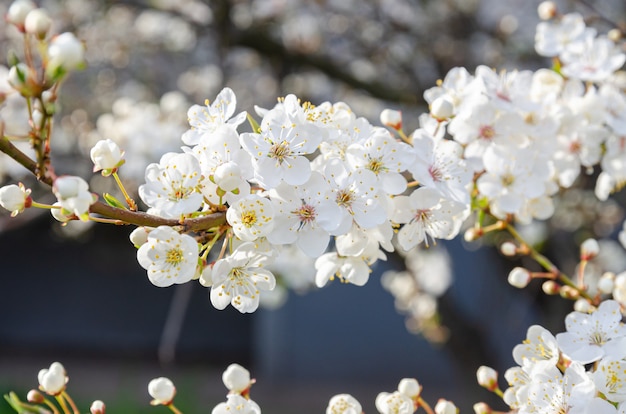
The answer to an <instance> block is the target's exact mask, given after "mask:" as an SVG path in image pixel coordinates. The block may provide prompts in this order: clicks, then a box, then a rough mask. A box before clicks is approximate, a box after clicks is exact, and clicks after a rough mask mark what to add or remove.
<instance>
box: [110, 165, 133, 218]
mask: <svg viewBox="0 0 626 414" xmlns="http://www.w3.org/2000/svg"><path fill="white" fill-rule="evenodd" d="M113 178H115V182H116V183H117V186H118V187H119V188H120V191H121V192H122V194H124V198H125V199H126V204H128V208H130V210H131V211H137V203H136V202H135V200H133V199H132V198H130V196H129V195H128V192H127V191H126V188H124V184H122V180H120V177H119V175H117V172H113Z"/></svg>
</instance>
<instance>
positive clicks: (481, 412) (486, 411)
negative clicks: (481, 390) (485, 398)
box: [474, 402, 493, 414]
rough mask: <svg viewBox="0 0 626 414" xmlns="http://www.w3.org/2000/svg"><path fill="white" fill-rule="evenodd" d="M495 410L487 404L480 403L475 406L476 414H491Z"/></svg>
mask: <svg viewBox="0 0 626 414" xmlns="http://www.w3.org/2000/svg"><path fill="white" fill-rule="evenodd" d="M492 412H493V410H492V409H491V407H489V406H488V405H487V403H484V402H479V403H476V404H474V413H475V414H491V413H492Z"/></svg>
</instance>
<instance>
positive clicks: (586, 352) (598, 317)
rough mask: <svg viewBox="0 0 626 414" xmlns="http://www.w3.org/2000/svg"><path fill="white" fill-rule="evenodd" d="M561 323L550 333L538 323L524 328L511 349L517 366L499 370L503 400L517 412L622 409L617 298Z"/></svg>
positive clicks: (624, 336)
mask: <svg viewBox="0 0 626 414" xmlns="http://www.w3.org/2000/svg"><path fill="white" fill-rule="evenodd" d="M565 325H566V329H567V331H566V332H563V333H560V334H557V335H556V337H555V336H553V335H552V334H551V333H550V332H549V331H548V330H546V329H545V328H543V327H541V326H538V325H534V326H531V327H530V328H529V329H528V334H527V337H526V340H525V341H524V342H523V343H522V344H520V345H517V346H516V347H515V348H514V349H513V357H514V359H515V362H516V363H517V364H518V366H516V367H513V368H509V369H508V370H507V371H506V373H505V374H504V376H505V378H506V380H507V381H508V383H509V388H508V389H507V390H506V391H505V392H504V401H505V402H506V403H507V404H508V405H509V406H510V407H511V409H514V410H517V412H518V413H520V414H526V413H536V412H581V413H582V412H589V413H591V412H593V413H607V414H609V413H622V412H624V410H626V403H625V401H626V374H625V371H624V368H625V367H626V366H625V364H624V358H625V357H626V327H625V326H624V324H623V323H622V313H621V312H620V305H619V303H618V302H616V301H614V300H606V301H604V302H602V303H601V304H600V306H599V307H598V308H597V309H596V310H594V311H593V312H592V313H590V314H587V313H582V312H577V311H576V312H572V313H570V314H569V315H568V316H567V318H566V319H565ZM591 362H594V364H593V365H588V364H589V363H591ZM585 367H589V368H588V369H586V368H585Z"/></svg>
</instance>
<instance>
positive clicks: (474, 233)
mask: <svg viewBox="0 0 626 414" xmlns="http://www.w3.org/2000/svg"><path fill="white" fill-rule="evenodd" d="M481 236H482V229H476V228H474V227H470V228H469V229H467V230H466V231H465V233H464V234H463V239H465V241H466V242H472V241H474V240H478V239H479V238H480V237H481Z"/></svg>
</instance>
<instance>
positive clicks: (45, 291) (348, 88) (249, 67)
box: [0, 0, 626, 414]
mask: <svg viewBox="0 0 626 414" xmlns="http://www.w3.org/2000/svg"><path fill="white" fill-rule="evenodd" d="M6 3H8V2H3V4H1V5H0V13H2V14H4V13H5V11H6V8H7V7H8V4H6ZM538 3H539V2H538V1H535V0H532V1H530V0H507V1H500V0H377V1H376V0H317V1H310V0H256V1H240V0H215V1H200V0H154V1H140V0H121V1H95V0H67V1H62V0H56V1H55V0H49V1H40V2H38V4H39V5H40V6H41V7H44V8H46V9H47V10H48V11H49V12H50V14H51V16H52V17H53V19H54V26H53V30H54V31H55V32H63V31H74V32H75V33H76V34H77V36H78V37H79V38H80V39H81V40H83V41H84V42H85V43H86V46H87V59H88V68H87V69H86V70H84V71H81V72H78V73H74V74H72V75H71V77H70V79H69V80H68V82H67V83H66V84H65V85H64V86H63V91H62V94H61V96H62V100H61V102H60V105H61V107H60V108H61V109H60V111H59V113H58V116H57V122H56V126H55V127H56V129H55V135H54V137H53V140H52V142H53V145H54V146H53V160H52V162H53V165H54V167H55V169H56V171H57V173H59V174H63V173H71V174H78V175H81V176H83V177H85V178H86V179H89V180H90V186H91V188H93V189H94V190H96V191H99V192H113V191H114V189H113V187H112V185H113V182H112V180H111V182H109V181H108V180H104V179H103V178H102V177H101V176H100V175H93V174H92V173H91V169H92V165H91V163H90V161H89V157H88V153H89V149H90V148H91V146H92V145H93V144H94V143H95V142H97V141H98V140H99V139H103V138H111V139H114V140H116V141H117V142H119V143H120V146H121V147H122V148H123V149H125V150H126V153H127V157H126V158H127V163H126V165H124V166H123V167H122V169H121V171H120V175H121V176H122V178H123V179H124V182H125V183H126V184H128V187H130V188H131V189H136V188H137V186H138V185H140V184H141V183H142V182H143V173H144V170H145V166H146V165H147V164H148V163H150V162H158V159H159V158H160V156H161V155H162V154H163V153H165V152H167V151H179V150H180V146H181V141H180V136H181V134H182V133H183V132H184V131H185V130H186V129H187V128H188V124H187V115H186V114H187V109H188V108H189V107H190V106H191V105H192V104H196V103H197V104H202V103H203V102H204V101H205V99H210V100H212V99H213V98H214V97H215V95H216V94H217V93H218V92H219V91H220V90H221V89H222V88H223V87H224V86H229V87H230V88H232V89H233V90H234V91H235V94H236V96H237V100H238V103H237V107H238V110H247V111H249V112H251V113H254V105H259V106H261V107H271V106H273V105H274V103H275V102H276V98H277V97H279V96H284V95H286V94H288V93H295V94H296V95H297V96H298V97H299V98H301V99H302V100H303V101H307V100H308V101H311V102H313V103H318V104H319V103H322V102H324V101H331V102H338V101H344V102H346V103H347V104H348V105H349V106H350V107H351V108H352V109H353V111H354V112H355V113H356V114H357V115H360V116H364V117H366V118H367V119H369V120H370V122H372V123H373V124H375V125H379V124H380V123H379V121H378V116H379V113H380V111H381V110H382V109H384V108H393V109H399V110H402V112H403V116H404V124H405V127H404V129H405V131H406V132H408V133H409V132H411V131H412V130H413V129H415V128H416V127H417V126H418V121H417V118H418V116H419V114H421V113H422V112H424V111H425V110H427V108H426V106H425V101H424V100H423V98H422V94H423V92H424V91H425V90H426V89H428V88H430V87H432V86H434V85H435V83H436V81H437V80H438V79H442V78H443V77H444V76H445V74H446V73H447V72H448V70H449V69H451V68H453V67H455V66H464V67H466V68H467V69H468V70H470V72H472V71H473V70H474V68H475V67H476V66H477V65H479V64H485V65H488V66H490V67H494V68H498V69H509V70H511V69H520V70H521V69H536V68H539V67H541V66H546V65H548V64H549V62H546V61H545V60H544V59H541V58H539V57H538V56H537V55H536V54H535V52H534V41H533V38H534V31H535V26H536V24H537V22H538V18H537V17H536V8H537V5H538ZM556 3H557V4H558V5H559V7H560V9H561V10H562V11H563V12H570V11H575V10H577V11H580V12H581V13H583V14H584V15H586V16H591V18H592V19H594V21H595V23H596V26H597V27H598V28H599V30H607V29H608V28H610V26H609V25H608V23H606V22H605V19H604V17H606V16H610V17H611V19H616V20H617V21H618V22H621V23H624V19H626V13H625V12H626V4H625V3H624V2H623V1H618V0H605V1H591V0H589V1H583V0H576V1H575V0H571V1H561V2H556ZM3 29H4V30H2V31H1V32H0V49H2V56H8V54H9V53H10V52H11V51H16V52H17V53H18V54H19V51H20V47H21V46H20V45H21V43H20V42H21V37H20V35H19V33H18V32H17V30H14V29H13V28H12V27H4V28H3ZM3 76H4V75H3ZM16 98H17V99H16ZM0 117H2V119H3V121H4V122H5V123H6V128H7V132H8V133H11V134H15V135H20V134H24V133H25V132H26V131H27V123H26V112H25V107H24V104H23V103H22V100H21V99H19V97H11V98H10V99H8V100H7V102H6V103H5V104H4V105H3V106H2V107H0ZM18 180H21V181H23V182H25V183H26V184H27V185H30V186H33V187H32V188H34V190H33V192H34V198H35V199H36V200H38V201H42V202H47V201H51V200H49V199H48V200H46V199H45V197H51V195H49V194H48V195H46V194H47V192H46V191H45V188H41V189H38V187H37V184H36V183H35V182H34V181H33V179H32V177H29V176H27V175H23V172H22V171H21V169H20V167H19V166H17V165H16V164H14V163H13V162H12V160H9V159H7V158H6V157H4V156H1V157H0V181H1V182H2V183H9V182H15V181H18ZM590 183H591V184H590ZM590 183H587V182H586V181H585V177H581V178H580V179H579V182H578V183H577V185H576V186H575V188H573V189H572V190H570V191H568V192H567V193H566V194H564V195H563V197H562V198H561V199H560V200H559V201H558V203H557V213H556V214H555V216H554V217H553V219H551V220H550V221H549V222H545V223H537V224H536V225H533V226H530V227H528V228H526V229H524V230H523V231H525V234H526V235H527V237H529V238H531V240H534V241H535V242H536V243H538V244H540V245H542V246H543V249H544V251H545V252H546V254H548V255H549V256H550V257H552V258H554V260H555V262H556V263H557V264H558V265H559V266H562V267H563V268H564V269H566V270H569V271H571V270H572V269H573V267H574V266H575V264H576V261H577V260H578V256H577V247H576V246H577V244H578V243H579V242H580V241H582V240H584V239H585V238H587V237H614V236H615V232H616V231H617V228H616V226H618V225H620V224H621V222H622V220H623V216H624V215H623V206H624V205H625V203H624V200H623V199H622V200H619V199H615V200H613V201H611V202H609V203H605V204H602V205H601V204H600V203H598V202H597V201H595V197H594V196H593V191H592V190H590V188H589V187H590V185H592V183H593V181H592V180H590ZM39 190H40V191H39ZM38 196H41V197H42V198H38ZM622 197H623V195H622ZM32 210H34V209H30V210H27V212H26V213H25V214H21V215H19V216H18V217H16V218H9V216H8V214H5V213H4V212H3V213H2V215H0V252H1V253H0V254H1V256H0V257H1V258H2V263H3V267H2V270H1V271H0V274H1V275H2V287H1V288H0V292H1V293H2V299H1V300H0V315H1V316H0V322H1V323H0V391H1V392H2V393H3V394H4V393H6V392H8V391H9V390H14V391H17V392H19V393H20V395H22V396H25V394H26V392H27V391H28V389H30V388H35V387H36V386H37V372H38V371H39V369H41V368H47V367H48V366H49V365H50V363H51V362H53V361H56V360H58V361H61V362H62V363H63V364H64V365H65V367H66V369H67V371H68V373H69V377H70V382H69V391H70V394H71V395H72V396H74V397H75V398H76V399H77V400H78V401H80V403H81V407H84V411H86V408H87V407H88V406H89V404H90V402H91V401H92V400H94V399H102V400H104V401H105V402H106V403H107V407H108V408H109V412H115V413H117V412H124V413H126V412H128V413H135V412H136V413H142V412H167V409H166V408H164V407H156V408H152V407H150V406H149V405H148V402H149V400H150V397H149V396H148V394H147V384H148V381H149V380H150V379H152V378H154V377H157V376H169V377H170V378H171V379H172V380H173V381H174V383H175V384H176V385H177V388H178V393H179V397H178V398H177V401H178V403H177V406H178V407H179V408H180V409H182V410H183V411H184V412H186V413H196V412H206V411H208V410H210V409H212V407H213V406H215V405H216V404H217V403H218V402H221V401H223V400H224V397H225V394H226V390H225V388H224V387H223V385H222V384H221V372H222V371H223V370H224V369H225V368H226V366H228V365H229V364H230V363H232V362H238V363H240V364H242V365H244V366H246V367H247V368H249V369H250V371H251V373H252V375H253V377H255V378H257V384H256V385H255V386H254V387H253V388H252V398H253V399H255V400H256V401H257V402H258V403H259V405H260V406H261V408H262V409H263V411H264V412H269V413H276V414H281V413H294V412H297V413H302V414H308V413H320V412H323V411H324V409H325V407H326V405H327V402H328V400H329V399H330V397H331V396H332V395H334V394H337V393H343V392H346V393H351V394H352V395H354V396H355V397H356V398H357V399H358V400H359V401H360V402H361V403H362V404H363V407H364V410H365V411H366V412H368V413H370V412H375V408H374V399H375V397H376V395H377V393H378V392H380V391H393V390H394V389H395V388H396V386H397V383H398V381H399V380H400V379H401V378H403V377H415V378H417V379H418V380H419V381H420V383H421V384H422V385H423V386H424V396H425V399H426V400H427V401H429V402H430V403H431V404H435V403H436V400H437V398H439V397H442V398H446V399H451V400H453V401H454V402H455V403H457V405H458V406H459V407H461V408H462V409H463V410H464V411H469V410H471V405H472V404H473V403H475V402H478V401H487V402H490V403H493V404H494V405H493V406H494V408H496V409H504V408H505V407H504V406H503V405H502V404H501V403H500V404H498V403H497V402H496V401H494V400H493V399H490V397H491V396H490V394H489V393H488V392H487V391H486V390H483V389H482V388H480V387H479V386H478V385H477V384H476V383H475V371H476V369H477V368H478V367H479V366H480V365H490V366H492V367H494V368H495V369H497V370H498V371H500V372H501V373H503V372H504V371H505V370H506V369H507V368H509V367H510V366H512V365H513V360H512V357H511V350H512V348H513V346H514V345H515V344H517V343H519V342H520V341H521V340H522V339H524V338H525V334H526V329H527V328H528V326H530V325H531V324H534V323H539V324H542V325H543V326H545V327H547V328H548V329H550V330H552V331H553V332H560V331H562V330H563V326H562V324H563V316H564V315H565V314H566V313H567V312H568V311H569V310H570V309H571V303H567V302H565V301H563V300H561V299H558V298H548V297H545V296H542V294H541V293H540V284H537V285H535V284H532V285H531V286H530V287H529V288H528V289H525V290H523V291H518V290H516V289H514V288H512V287H510V286H509V285H508V284H507V282H506V275H507V274H508V271H509V269H510V268H512V267H513V266H515V265H519V263H516V262H513V261H511V260H508V259H505V258H503V257H502V256H501V255H500V254H499V253H498V252H497V249H494V248H493V247H492V246H481V243H472V244H471V245H469V246H468V245H466V244H465V243H464V242H462V241H459V240H456V241H452V242H448V243H440V244H439V245H438V246H437V247H436V248H431V249H429V250H427V251H423V252H420V258H418V259H415V260H417V262H419V263H418V264H417V265H416V266H417V268H418V269H419V270H417V271H415V269H413V270H414V271H415V272H417V273H419V275H417V276H416V281H417V282H416V283H417V285H419V286H418V287H417V288H415V290H416V292H417V293H428V294H429V295H428V294H425V295H424V298H425V299H423V300H421V301H419V303H418V305H416V306H417V309H414V308H412V307H411V306H408V305H407V304H406V303H403V302H402V300H400V299H399V298H397V297H394V295H392V294H390V293H389V292H388V290H389V289H390V286H389V285H390V284H389V283H387V284H386V286H387V289H386V288H385V287H383V285H384V284H385V283H381V280H382V281H384V280H388V281H389V280H390V276H387V277H385V276H384V275H385V272H388V271H396V272H398V271H403V270H405V269H404V261H403V260H401V258H399V257H396V256H393V255H390V257H389V258H388V260H387V261H386V262H379V263H378V264H377V267H376V268H375V271H374V273H373V274H372V276H371V278H370V281H369V283H368V284H367V285H366V286H364V287H362V288H359V287H356V286H352V285H342V284H339V283H334V284H331V285H330V286H328V287H326V288H324V289H321V290H312V289H310V287H309V286H308V284H306V283H305V284H300V285H298V286H293V285H292V287H296V288H297V289H295V291H290V292H289V293H288V296H286V297H282V298H279V299H277V301H276V302H274V303H271V304H269V305H271V306H270V308H266V309H261V310H259V311H258V312H256V313H255V314H253V315H241V314H239V313H238V312H237V311H234V310H233V309H232V308H230V307H229V308H227V309H226V310H225V311H221V312H220V311H217V310H215V309H213V307H212V306H211V304H210V302H209V300H208V290H207V289H205V288H203V287H202V286H200V285H199V284H188V285H181V286H176V287H173V288H168V289H159V288H156V287H154V286H153V285H152V284H150V282H149V281H148V280H147V278H146V275H145V271H144V270H143V269H141V268H140V267H139V266H138V264H137V262H136V251H135V249H134V248H133V247H132V245H131V244H130V242H129V241H128V234H129V233H130V231H131V230H132V229H130V228H125V227H113V226H106V225H97V226H89V225H83V224H81V223H71V225H68V226H66V227H61V226H60V225H59V223H57V222H54V221H53V220H52V219H51V218H50V217H49V216H48V214H47V213H45V212H37V211H32ZM498 242H499V240H491V241H489V240H488V241H487V243H486V244H497V243H498ZM614 248H616V245H614V244H612V243H611V242H610V241H607V242H606V243H605V245H603V248H602V250H603V252H607V254H605V256H606V257H601V258H599V259H597V260H603V262H602V265H603V267H604V268H608V269H610V268H614V269H617V270H618V271H621V270H622V269H624V268H626V263H625V261H626V258H625V257H624V254H623V250H622V251H618V253H616V254H611V252H615V250H611V249H614ZM282 270H283V273H284V274H283V275H282V276H283V278H284V279H285V280H289V279H294V278H295V279H297V278H298V277H300V276H299V275H300V274H302V275H305V276H302V277H301V279H302V278H304V279H306V278H307V277H310V273H311V268H310V267H307V266H304V265H303V266H302V267H301V268H289V269H282ZM415 272H414V273H415ZM294 275H296V276H294ZM306 275H309V276H306ZM388 275H389V273H388ZM309 280H310V279H309ZM412 289H413V288H412ZM417 293H416V294H417ZM396 296H397V295H396ZM429 296H430V297H431V300H434V299H433V298H435V297H436V298H437V301H436V304H435V305H433V304H432V303H431V302H429V299H428V297H429ZM280 303H282V306H277V305H278V304H280ZM433 306H435V308H434V309H435V310H436V313H432V312H434V310H433ZM420 312H426V313H428V312H431V313H429V317H428V318H421V317H420ZM422 316H423V315H422ZM438 323H440V324H441V326H439V325H438ZM501 386H502V387H504V386H505V384H504V383H502V384H501ZM8 410H9V408H8V406H7V405H4V401H0V412H2V413H4V412H9V411H8Z"/></svg>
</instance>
